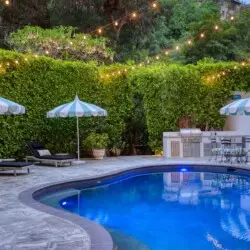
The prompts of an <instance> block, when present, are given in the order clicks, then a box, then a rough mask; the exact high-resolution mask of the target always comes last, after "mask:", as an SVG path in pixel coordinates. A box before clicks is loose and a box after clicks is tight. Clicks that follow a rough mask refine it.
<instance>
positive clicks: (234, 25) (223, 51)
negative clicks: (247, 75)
mask: <svg viewBox="0 0 250 250" xmlns="http://www.w3.org/2000/svg"><path fill="white" fill-rule="evenodd" d="M249 27H250V9H245V10H242V11H241V12H240V13H239V16H237V17H236V18H235V21H228V20H225V21H221V20H220V19H219V17H218V16H209V17H208V18H207V19H205V20H201V21H200V22H196V23H192V24H191V26H190V29H191V33H192V35H193V37H195V39H194V43H193V46H191V47H190V46H186V48H185V49H184V50H183V53H182V59H183V60H184V61H185V62H186V63H196V62H197V61H198V60H201V59H202V58H205V57H211V58H214V59H215V60H216V61H220V60H222V61H233V60H238V61H241V60H248V58H249V56H250V29H249ZM201 33H204V38H202V39H201V37H200V35H201Z"/></svg>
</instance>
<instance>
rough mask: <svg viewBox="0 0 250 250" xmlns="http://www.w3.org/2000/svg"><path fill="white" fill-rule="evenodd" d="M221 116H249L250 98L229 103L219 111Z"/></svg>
mask: <svg viewBox="0 0 250 250" xmlns="http://www.w3.org/2000/svg"><path fill="white" fill-rule="evenodd" d="M220 114H221V115H250V98H246V99H240V100H237V101H235V102H232V103H229V104H228V105H226V106H225V107H223V108H221V109H220Z"/></svg>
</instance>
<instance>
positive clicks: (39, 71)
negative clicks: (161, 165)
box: [0, 50, 250, 157]
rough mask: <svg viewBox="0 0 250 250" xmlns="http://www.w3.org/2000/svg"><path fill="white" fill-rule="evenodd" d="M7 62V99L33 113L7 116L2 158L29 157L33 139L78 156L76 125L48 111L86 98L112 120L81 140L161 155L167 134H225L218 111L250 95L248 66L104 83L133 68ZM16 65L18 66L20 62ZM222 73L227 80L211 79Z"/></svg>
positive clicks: (160, 67)
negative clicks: (140, 147) (104, 140)
mask: <svg viewBox="0 0 250 250" xmlns="http://www.w3.org/2000/svg"><path fill="white" fill-rule="evenodd" d="M25 57H27V58H28V62H26V61H25V60H24V58H25ZM0 59H1V63H2V65H5V66H6V63H7V62H11V65H10V66H9V67H2V68H1V69H0V93H1V94H0V95H1V96H2V97H5V98H9V99H12V100H14V101H16V102H18V103H20V104H23V105H24V106H25V107H26V108H27V114H26V115H23V116H2V117H0V126H1V133H0V145H1V146H0V156H1V157H10V156H14V155H22V154H23V152H24V141H25V140H31V139H37V140H39V141H41V142H43V143H45V144H46V145H47V146H48V147H49V148H50V149H52V151H54V152H63V151H66V152H75V150H76V121H75V119H74V118H69V119H67V118H66V119H47V118H46V112H47V111H49V110H50V109H52V108H54V107H56V106H58V105H60V104H62V103H65V102H69V101H72V99H73V98H74V96H75V94H76V93H77V94H78V95H79V97H80V99H82V100H84V101H87V102H91V103H95V104H97V105H100V106H101V107H103V108H105V109H107V110H108V116H107V118H106V119H103V118H83V119H80V133H81V138H82V140H83V139H84V138H86V136H87V135H88V134H89V133H90V132H92V131H93V130H94V131H96V132H105V133H107V134H108V135H109V138H110V145H109V147H113V146H114V145H115V144H117V143H119V142H122V141H125V142H126V143H129V144H149V145H150V146H151V148H152V149H153V150H154V151H159V150H161V145H162V141H161V138H162V132H164V131H173V130H176V129H177V130H178V129H179V127H185V126H191V125H196V126H197V127H200V128H202V129H210V128H215V129H221V128H222V127H223V124H224V117H222V116H220V114H219V109H220V108H221V107H222V106H223V105H225V104H226V102H227V101H228V100H229V99H230V97H231V94H232V91H234V90H246V91H247V90H249V89H250V74H249V73H250V66H249V64H247V65H241V64H239V63H234V62H228V63H222V62H219V63H214V62H213V61H211V60H204V61H200V62H199V63H198V64H197V65H186V66H185V65H181V64H170V65H167V64H164V63H158V64H153V65H150V66H147V67H141V68H138V69H137V70H134V71H133V70H132V71H129V73H128V74H127V75H120V76H119V75H116V76H115V77H109V78H104V79H103V78H102V79H101V78H100V74H103V73H104V72H109V73H111V72H112V71H114V70H116V71H117V70H118V69H122V68H126V67H128V66H127V65H120V64H114V65H111V66H101V67H99V66H97V65H96V64H94V63H83V62H68V61H61V60H54V59H50V58H46V57H38V58H36V57H34V56H33V55H31V56H28V55H23V54H19V53H17V52H10V51H5V50H0ZM17 59H18V60H19V64H15V63H14V61H15V60H17ZM235 66H237V69H234V67H235ZM222 72H224V73H225V76H223V75H222ZM218 74H220V77H216V79H212V78H213V77H214V76H217V75H218ZM208 78H209V80H208Z"/></svg>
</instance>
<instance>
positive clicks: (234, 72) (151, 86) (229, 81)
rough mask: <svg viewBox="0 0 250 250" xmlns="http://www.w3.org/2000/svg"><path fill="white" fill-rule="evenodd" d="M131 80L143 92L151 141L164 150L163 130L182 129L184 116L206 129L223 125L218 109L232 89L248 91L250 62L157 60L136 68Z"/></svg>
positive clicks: (139, 91) (193, 124)
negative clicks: (183, 62)
mask: <svg viewBox="0 0 250 250" xmlns="http://www.w3.org/2000/svg"><path fill="white" fill-rule="evenodd" d="M235 67H237V68H236V69H235ZM219 74H220V76H219V77H218V75H219ZM223 74H225V75H223ZM213 77H216V78H215V79H213ZM208 78H209V79H210V80H208ZM129 81H130V84H131V86H133V89H134V91H136V92H138V93H140V94H141V95H142V96H143V103H144V110H145V115H146V121H147V130H148V133H149V144H150V145H151V147H152V148H153V149H154V150H155V151H161V149H162V132H163V131H176V130H179V127H180V121H181V120H182V119H184V120H188V121H189V122H188V125H189V126H197V127H199V128H201V129H203V130H208V129H211V128H213V129H222V128H223V125H224V121H225V117H223V116H221V115H220V114H219V109H220V108H221V107H222V106H223V105H225V104H226V103H227V101H228V100H230V98H231V95H232V91H234V90H237V91H238V90H245V91H249V89H250V65H249V64H247V65H241V64H239V63H212V62H200V63H199V64H198V65H187V66H183V65H170V66H166V65H162V64H157V65H153V66H151V67H145V68H141V69H139V70H137V71H133V73H131V74H130V75H129Z"/></svg>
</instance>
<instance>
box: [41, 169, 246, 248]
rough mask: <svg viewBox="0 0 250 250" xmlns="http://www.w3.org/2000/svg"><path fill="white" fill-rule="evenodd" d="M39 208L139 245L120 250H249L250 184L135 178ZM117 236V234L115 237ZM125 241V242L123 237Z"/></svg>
mask: <svg viewBox="0 0 250 250" xmlns="http://www.w3.org/2000/svg"><path fill="white" fill-rule="evenodd" d="M41 202H43V203H45V204H48V205H50V206H54V207H58V208H59V207H60V208H61V209H66V210H68V211H70V212H73V213H77V214H79V215H80V216H83V217H86V218H88V219H90V220H92V221H95V222H97V223H99V224H101V225H103V226H104V227H106V228H109V230H110V229H111V231H112V232H114V231H115V232H116V235H120V236H118V237H121V235H123V236H124V235H128V236H130V239H135V241H134V242H133V246H132V243H131V246H130V247H128V245H127V243H124V244H122V240H121V241H120V243H119V239H118V238H116V239H115V241H117V242H118V244H120V246H121V249H128V250H132V249H137V250H139V249H153V250H166V249H178V250H182V249H192V250H195V249H197V250H198V249H199V250H200V249H203V250H207V249H222V250H223V249H224V250H225V249H233V250H236V249H237V250H244V249H250V178H248V177H243V176H237V175H229V174H215V173H206V172H204V173H203V172H185V171H184V172H171V173H157V174H147V175H141V176H135V177H133V178H129V179H126V180H122V181H119V182H116V183H113V184H110V185H106V186H99V187H95V188H89V189H84V190H80V189H69V190H63V191H61V192H57V193H55V194H51V195H48V196H46V197H44V198H43V199H42V200H41ZM117 232H119V233H117ZM124 238H125V237H124Z"/></svg>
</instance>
